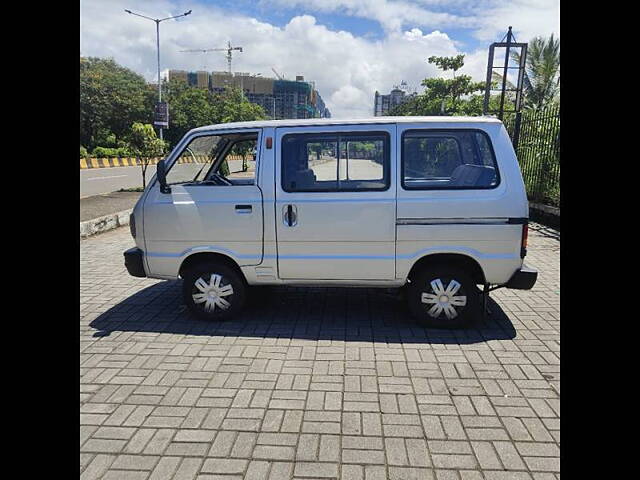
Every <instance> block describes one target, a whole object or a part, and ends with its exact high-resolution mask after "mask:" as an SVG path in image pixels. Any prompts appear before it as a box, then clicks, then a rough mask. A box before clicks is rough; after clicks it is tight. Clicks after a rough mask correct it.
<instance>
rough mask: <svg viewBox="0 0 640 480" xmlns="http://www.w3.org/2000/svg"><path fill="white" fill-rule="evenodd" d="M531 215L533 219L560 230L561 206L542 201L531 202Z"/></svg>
mask: <svg viewBox="0 0 640 480" xmlns="http://www.w3.org/2000/svg"><path fill="white" fill-rule="evenodd" d="M529 216H530V217H531V219H532V220H534V221H536V222H540V223H542V224H543V225H547V226H549V227H552V228H556V229H558V230H560V208H558V207H552V206H550V205H543V204H541V203H533V202H530V203H529Z"/></svg>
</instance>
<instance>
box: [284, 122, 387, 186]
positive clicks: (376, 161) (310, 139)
mask: <svg viewBox="0 0 640 480" xmlns="http://www.w3.org/2000/svg"><path fill="white" fill-rule="evenodd" d="M389 165H390V159H389V135H388V134H387V133H385V132H364V133H359V132H356V133H339V134H338V133H335V134H333V133H331V134H325V133H322V134H313V133H310V134H288V135H285V136H284V137H283V139H282V189H283V190H284V191H285V192H332V191H351V192H353V191H362V190H364V191H366V190H386V189H387V188H389V171H390V167H389Z"/></svg>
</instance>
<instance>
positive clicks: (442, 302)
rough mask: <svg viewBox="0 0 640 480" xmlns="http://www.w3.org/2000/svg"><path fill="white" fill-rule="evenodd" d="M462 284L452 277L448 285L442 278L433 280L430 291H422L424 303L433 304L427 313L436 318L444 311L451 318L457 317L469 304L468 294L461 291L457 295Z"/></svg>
mask: <svg viewBox="0 0 640 480" xmlns="http://www.w3.org/2000/svg"><path fill="white" fill-rule="evenodd" d="M461 286H462V285H460V283H459V282H457V281H456V280H454V279H451V281H450V282H449V283H448V285H447V286H446V287H445V286H444V285H443V281H442V280H441V279H439V278H436V279H435V280H433V281H432V282H431V288H430V291H429V292H422V298H421V300H422V303H424V304H426V305H431V307H430V308H429V310H427V313H428V314H429V315H430V316H432V317H434V318H436V317H438V316H440V314H441V313H442V312H444V314H445V316H446V317H447V318H448V319H449V320H452V319H454V318H456V317H457V316H458V312H459V310H461V307H464V306H465V305H466V304H467V296H466V295H462V292H460V293H461V294H460V295H456V293H458V291H459V290H460V287H461ZM456 307H457V308H456Z"/></svg>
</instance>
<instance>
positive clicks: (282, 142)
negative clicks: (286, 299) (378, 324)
mask: <svg viewBox="0 0 640 480" xmlns="http://www.w3.org/2000/svg"><path fill="white" fill-rule="evenodd" d="M395 129H396V127H395V125H349V126H344V127H335V126H333V127H330V126H326V127H292V128H278V129H277V130H276V188H275V191H276V202H275V209H276V211H275V215H276V234H277V247H278V273H279V276H280V278H282V279H301V280H391V279H393V278H395V220H396V186H395V185H396V168H395V157H396V154H395V152H396V140H395Z"/></svg>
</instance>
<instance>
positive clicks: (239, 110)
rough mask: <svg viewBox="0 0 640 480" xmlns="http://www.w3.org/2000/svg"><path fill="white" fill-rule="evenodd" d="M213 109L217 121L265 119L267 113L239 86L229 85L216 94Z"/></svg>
mask: <svg viewBox="0 0 640 480" xmlns="http://www.w3.org/2000/svg"><path fill="white" fill-rule="evenodd" d="M213 109H214V112H215V118H216V120H217V122H216V123H228V122H247V121H251V120H265V119H266V118H267V115H266V113H265V111H264V109H263V108H262V107H261V106H260V105H256V104H255V103H251V102H249V101H248V100H247V99H246V98H245V96H244V95H242V92H241V90H240V89H239V88H236V87H227V88H225V90H224V92H222V93H218V94H216V95H214V98H213Z"/></svg>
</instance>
